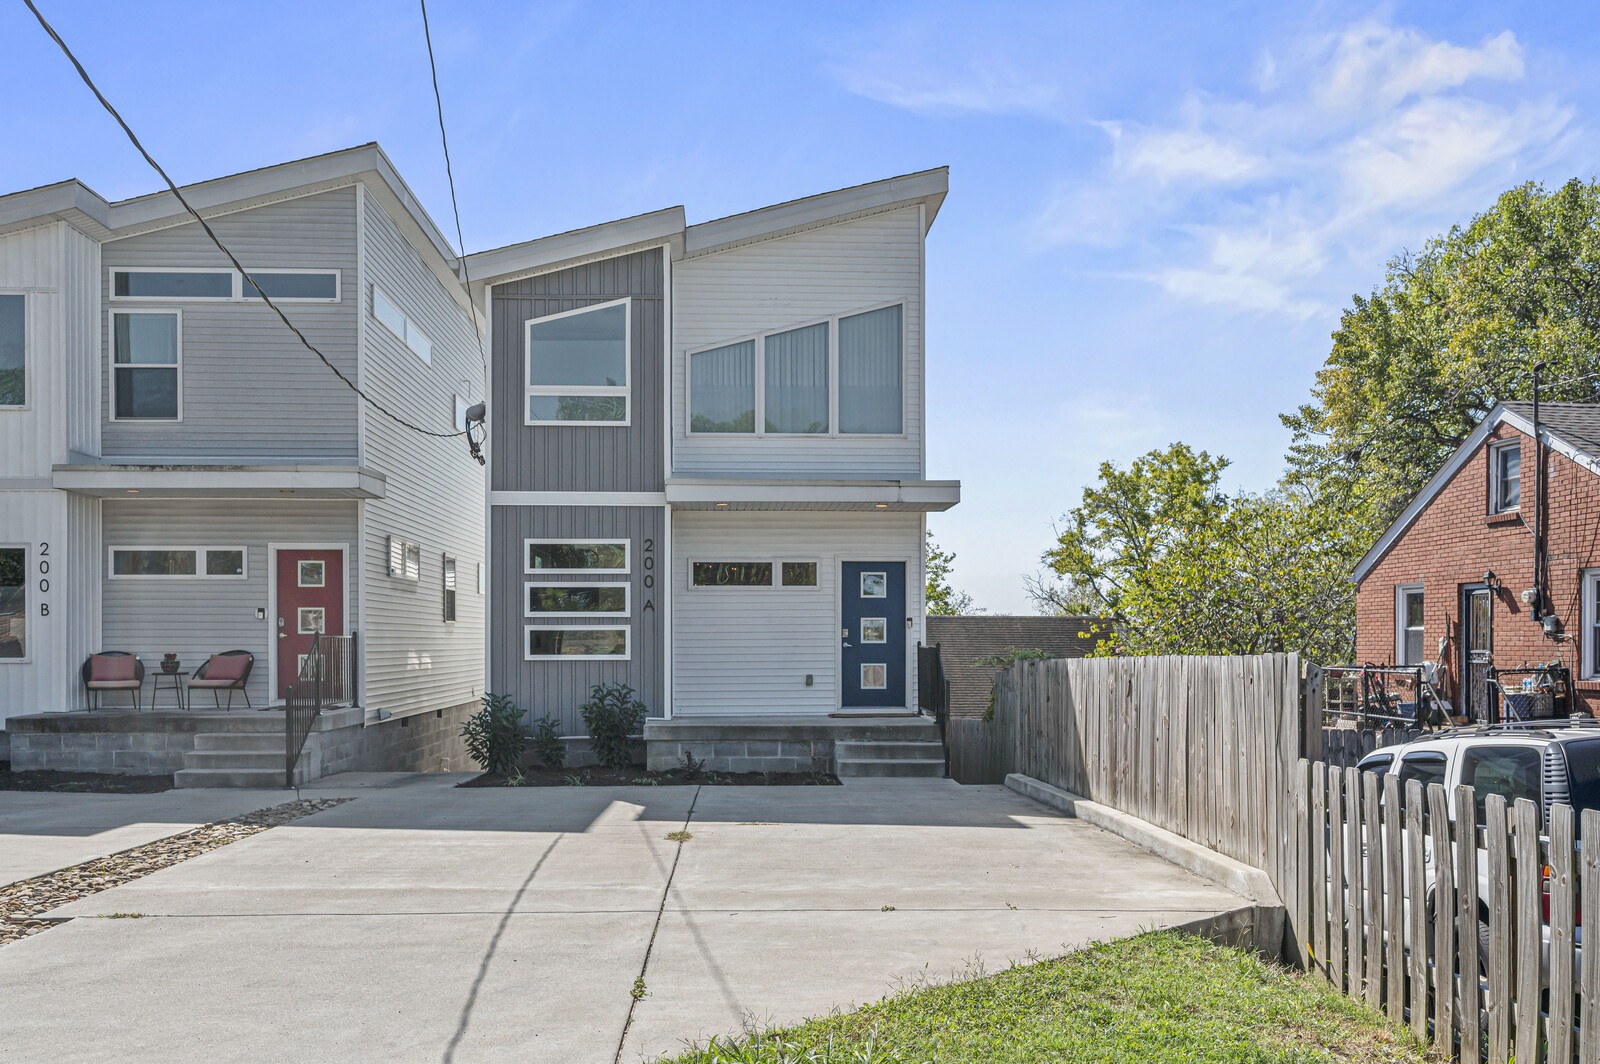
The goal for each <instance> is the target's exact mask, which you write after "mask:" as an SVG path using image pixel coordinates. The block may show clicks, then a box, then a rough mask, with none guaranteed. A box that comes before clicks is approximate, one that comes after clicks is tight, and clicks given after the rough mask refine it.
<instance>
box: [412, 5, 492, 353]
mask: <svg viewBox="0 0 1600 1064" xmlns="http://www.w3.org/2000/svg"><path fill="white" fill-rule="evenodd" d="M418 2H419V3H420V4H421V5H422V39H423V40H424V41H426V42H427V45H428V71H429V73H431V74H432V75H433V105H434V109H435V110H436V111H437V112H438V114H439V144H440V146H441V147H442V148H444V176H445V179H446V180H447V181H448V182H449V184H450V210H451V212H452V213H454V214H455V216H456V247H458V248H460V249H461V260H460V261H461V279H462V281H463V283H465V284H466V286H467V303H468V304H469V305H470V306H471V307H472V324H473V330H472V331H473V332H475V333H477V335H478V359H479V361H481V362H482V363H483V372H484V374H485V376H487V375H488V372H489V354H488V352H486V351H485V350H484V349H483V330H482V329H480V328H478V327H477V326H478V304H477V303H476V302H475V301H474V300H473V299H472V271H471V269H470V268H469V267H468V266H467V238H466V237H464V236H462V235H461V205H460V204H459V203H457V202H456V175H455V172H454V171H453V170H452V169H451V167H450V138H449V137H448V136H446V135H445V131H444V98H443V97H442V96H440V95H439V66H438V64H437V63H435V62H434V61H433V33H432V31H431V30H430V29H429V28H428V0H418Z"/></svg>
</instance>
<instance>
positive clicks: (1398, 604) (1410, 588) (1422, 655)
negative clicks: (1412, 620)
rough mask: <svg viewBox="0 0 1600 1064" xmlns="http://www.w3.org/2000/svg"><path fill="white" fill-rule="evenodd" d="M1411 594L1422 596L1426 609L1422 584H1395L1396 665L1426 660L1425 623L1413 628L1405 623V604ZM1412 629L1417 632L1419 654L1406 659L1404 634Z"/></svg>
mask: <svg viewBox="0 0 1600 1064" xmlns="http://www.w3.org/2000/svg"><path fill="white" fill-rule="evenodd" d="M1412 595H1420V596H1422V605H1423V609H1424V611H1426V609H1427V604H1428V599H1427V595H1426V594H1425V593H1424V590H1423V586H1422V585H1421V584H1420V583H1415V584H1396V585H1395V589H1394V663H1395V664H1396V665H1421V664H1422V663H1423V662H1424V661H1426V660H1428V646H1427V643H1426V642H1424V641H1423V640H1424V639H1425V636H1424V635H1423V633H1425V632H1426V631H1427V627H1426V625H1423V626H1420V627H1417V628H1416V629H1413V628H1412V627H1411V626H1409V625H1407V624H1406V606H1407V603H1408V602H1409V600H1410V598H1411V596H1412ZM1413 630H1415V631H1416V632H1417V633H1418V641H1419V642H1420V643H1421V647H1420V649H1419V650H1418V655H1419V656H1418V659H1417V660H1416V661H1410V660H1408V658H1407V655H1406V636H1407V634H1409V633H1410V632H1411V631H1413Z"/></svg>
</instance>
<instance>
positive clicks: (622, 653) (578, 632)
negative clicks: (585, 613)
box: [523, 624, 630, 661]
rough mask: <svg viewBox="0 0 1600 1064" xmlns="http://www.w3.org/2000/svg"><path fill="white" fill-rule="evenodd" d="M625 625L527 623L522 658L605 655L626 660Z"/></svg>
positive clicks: (604, 656)
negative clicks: (605, 626) (579, 625)
mask: <svg viewBox="0 0 1600 1064" xmlns="http://www.w3.org/2000/svg"><path fill="white" fill-rule="evenodd" d="M629 631H630V629H629V626H628V625H625V624H624V625H618V626H616V627H614V628H599V627H596V628H576V627H570V628H569V627H561V626H559V625H537V624H530V625H527V626H526V627H525V628H524V629H523V634H524V636H525V638H526V639H527V644H526V652H525V653H524V655H523V657H524V658H525V659H526V660H528V661H571V660H574V659H577V660H584V659H589V660H592V659H595V658H608V659H611V660H613V661H626V660H627V659H628V656H629V648H628V633H629Z"/></svg>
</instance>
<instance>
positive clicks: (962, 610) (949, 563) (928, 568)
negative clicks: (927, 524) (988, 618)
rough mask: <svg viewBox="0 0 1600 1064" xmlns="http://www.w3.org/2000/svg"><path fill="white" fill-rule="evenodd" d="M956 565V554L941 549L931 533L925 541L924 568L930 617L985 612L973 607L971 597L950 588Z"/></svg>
mask: <svg viewBox="0 0 1600 1064" xmlns="http://www.w3.org/2000/svg"><path fill="white" fill-rule="evenodd" d="M955 565H956V556H955V553H954V552H952V551H947V550H943V549H941V548H940V546H939V544H937V543H935V542H934V541H933V533H932V532H929V533H928V534H927V536H926V537H925V539H924V541H923V566H924V570H925V572H926V573H927V578H928V587H927V598H928V614H929V615H930V616H933V617H956V616H960V615H962V614H967V613H982V612H983V611H982V610H981V609H979V608H977V607H976V606H974V605H973V603H972V596H971V595H969V594H967V593H966V592H965V591H957V590H956V589H955V588H953V587H951V586H950V574H951V572H953V571H954V569H955Z"/></svg>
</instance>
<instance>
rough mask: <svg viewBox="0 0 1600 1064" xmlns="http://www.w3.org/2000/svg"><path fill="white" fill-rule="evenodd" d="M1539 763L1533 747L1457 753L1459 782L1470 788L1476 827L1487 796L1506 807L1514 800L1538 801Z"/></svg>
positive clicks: (1498, 747)
mask: <svg viewBox="0 0 1600 1064" xmlns="http://www.w3.org/2000/svg"><path fill="white" fill-rule="evenodd" d="M1539 761H1540V757H1539V749H1538V747H1534V746H1474V747H1469V748H1468V749H1466V750H1463V751H1462V752H1461V782H1462V784H1463V785H1464V786H1467V787H1471V788H1472V797H1473V801H1474V802H1475V803H1476V804H1477V806H1478V823H1479V824H1482V823H1483V804H1484V799H1486V798H1488V797H1489V795H1491V794H1499V795H1504V796H1505V800H1506V804H1507V805H1510V804H1511V803H1512V802H1515V801H1516V800H1517V799H1518V798H1526V799H1528V800H1529V801H1532V802H1537V801H1538V800H1539Z"/></svg>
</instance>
